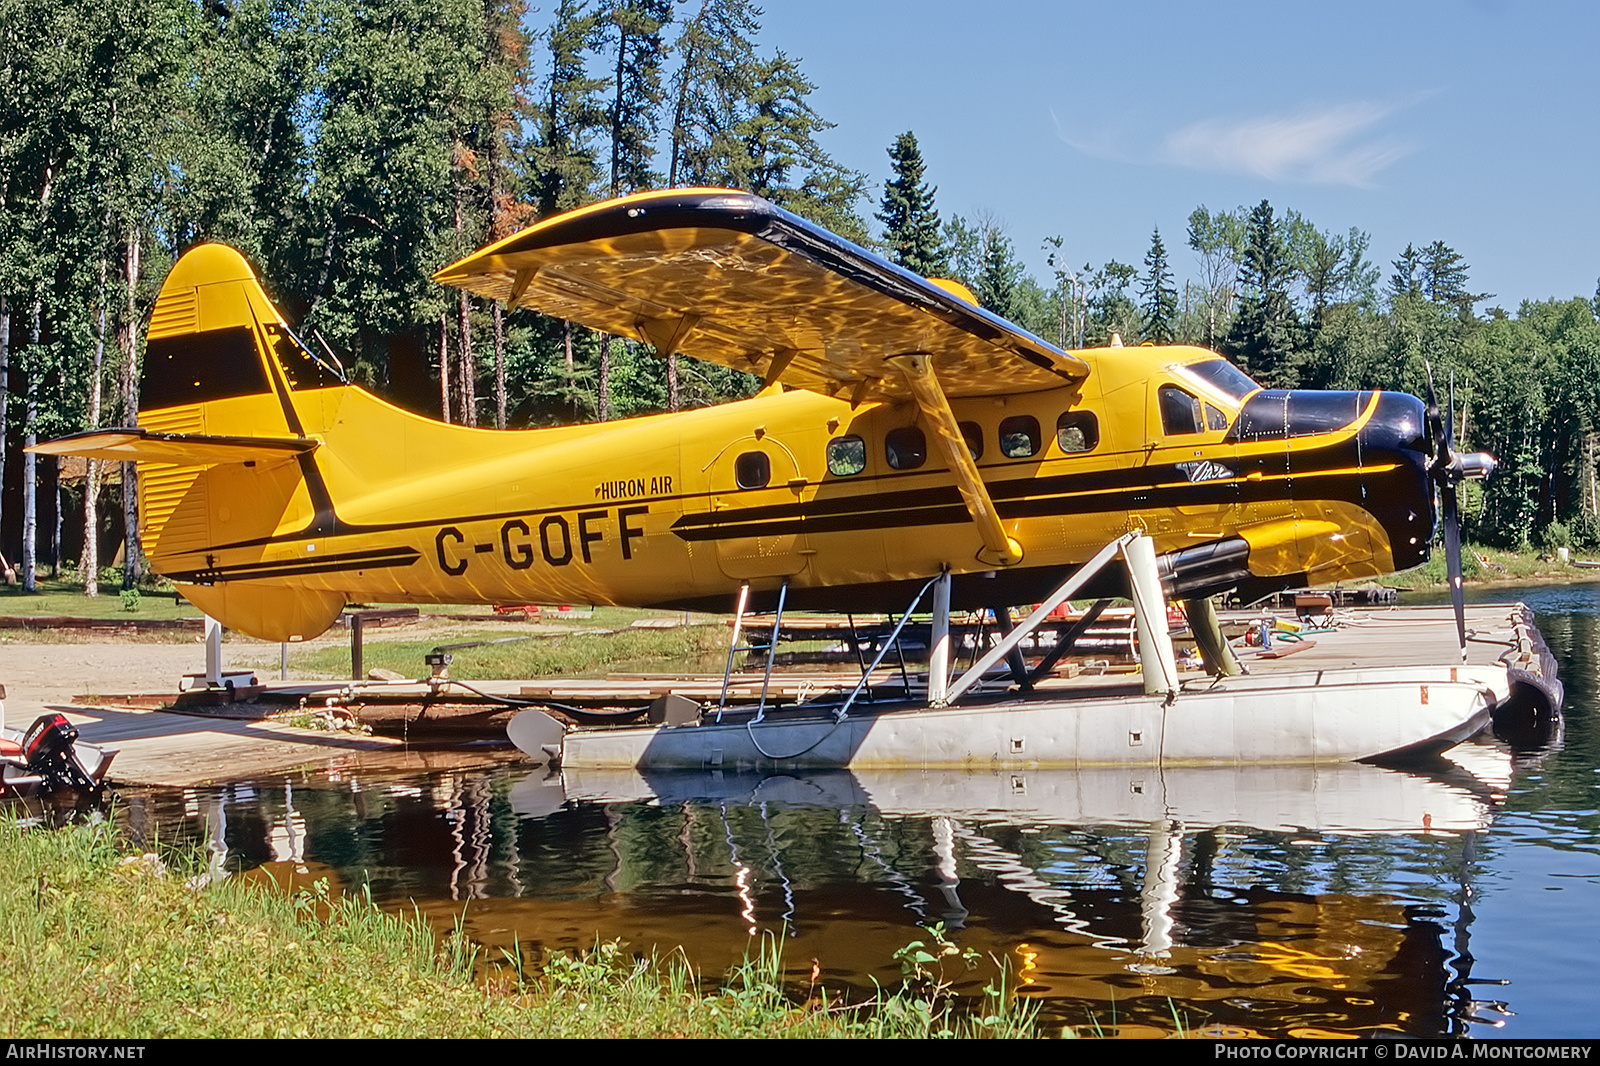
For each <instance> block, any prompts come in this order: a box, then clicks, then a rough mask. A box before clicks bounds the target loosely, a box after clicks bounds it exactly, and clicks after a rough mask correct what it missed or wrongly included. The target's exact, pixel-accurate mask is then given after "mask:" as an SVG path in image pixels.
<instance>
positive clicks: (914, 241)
mask: <svg viewBox="0 0 1600 1066" xmlns="http://www.w3.org/2000/svg"><path fill="white" fill-rule="evenodd" d="M889 158H890V160H891V161H892V162H893V164H894V177H892V178H890V179H889V180H888V181H887V182H885V183H884V186H883V204H882V206H881V207H880V208H879V210H878V214H877V218H878V221H880V222H882V223H883V243H884V246H885V247H886V249H887V250H888V252H889V259H890V261H891V262H894V263H898V264H899V265H900V266H903V267H905V268H906V269H907V270H909V271H911V272H912V273H914V274H920V275H922V276H923V277H925V278H926V277H942V276H943V275H944V273H945V271H946V270H948V269H949V267H948V265H947V257H946V255H945V250H944V242H943V241H942V240H940V238H939V212H938V210H937V209H935V208H934V206H933V196H934V193H936V192H938V190H937V189H935V188H931V187H929V186H928V185H927V184H926V183H925V182H924V181H923V180H922V176H923V172H924V170H925V169H926V168H925V167H924V164H923V162H922V151H921V149H919V148H918V147H917V137H916V134H914V133H912V132H911V131H909V130H907V131H906V132H905V133H902V134H901V135H900V136H898V137H896V138H895V140H894V146H893V147H892V148H890V149H889Z"/></svg>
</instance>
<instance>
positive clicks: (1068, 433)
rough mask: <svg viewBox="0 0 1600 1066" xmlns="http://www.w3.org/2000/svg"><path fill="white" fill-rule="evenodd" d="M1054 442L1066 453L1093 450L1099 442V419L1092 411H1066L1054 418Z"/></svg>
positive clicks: (1071, 453) (1072, 453)
mask: <svg viewBox="0 0 1600 1066" xmlns="http://www.w3.org/2000/svg"><path fill="white" fill-rule="evenodd" d="M1056 443H1057V444H1059V445H1060V446H1061V450H1062V451H1064V452H1066V453H1067V454H1068V455H1074V454H1076V453H1078V452H1092V451H1094V450H1095V448H1096V447H1098V446H1099V444H1100V420H1099V419H1098V418H1096V417H1095V414H1094V412H1093V411H1067V412H1066V413H1064V414H1063V415H1062V416H1061V417H1060V418H1058V419H1056Z"/></svg>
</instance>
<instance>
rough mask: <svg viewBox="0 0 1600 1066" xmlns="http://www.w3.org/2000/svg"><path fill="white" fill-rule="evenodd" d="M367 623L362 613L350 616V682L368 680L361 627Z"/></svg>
mask: <svg viewBox="0 0 1600 1066" xmlns="http://www.w3.org/2000/svg"><path fill="white" fill-rule="evenodd" d="M365 621H366V619H365V618H363V617H362V616H361V612H360V611H354V612H352V613H351V615H350V680H352V681H363V680H365V679H366V675H365V672H364V670H363V668H364V667H365V666H366V664H365V663H364V662H362V661H361V656H362V650H363V649H362V646H361V644H362V638H363V634H362V632H361V626H362V623H363V622H365Z"/></svg>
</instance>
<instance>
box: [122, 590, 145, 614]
mask: <svg viewBox="0 0 1600 1066" xmlns="http://www.w3.org/2000/svg"><path fill="white" fill-rule="evenodd" d="M142 598H143V597H141V596H140V595H139V590H138V589H136V588H132V589H123V590H122V609H123V610H124V611H137V610H138V609H139V601H140V599H142Z"/></svg>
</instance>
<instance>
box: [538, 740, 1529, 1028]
mask: <svg viewBox="0 0 1600 1066" xmlns="http://www.w3.org/2000/svg"><path fill="white" fill-rule="evenodd" d="M1462 756H1463V757H1462V760H1461V762H1447V761H1445V760H1442V759H1441V760H1438V761H1436V762H1435V763H1434V764H1433V765H1432V766H1431V767H1430V768H1429V770H1428V772H1426V773H1405V772H1398V771H1394V770H1386V769H1381V768H1377V767H1372V766H1365V765H1344V766H1331V767H1275V768H1263V767H1256V768H1188V769H1179V770H1172V769H1168V770H1164V771H1158V772H1153V773H1141V772H1139V771H1137V770H1115V769H1106V770H1093V771H1089V770H1085V771H1078V772H1067V771H1036V772H1029V773H1020V772H1002V773H987V772H985V773H921V774H918V773H905V772H887V771H886V772H878V773H873V772H868V771H858V772H853V773H852V772H835V773H807V774H803V775H802V774H788V775H765V776H763V775H755V774H750V775H737V774H715V775H714V774H649V775H644V774H627V773H603V772H582V773H571V772H569V773H566V774H564V775H561V777H564V778H565V780H564V782H561V777H556V776H545V775H542V774H534V775H530V776H529V777H528V778H526V779H524V780H523V781H522V782H520V783H519V784H518V785H517V786H516V787H515V788H514V789H513V792H512V795H511V801H512V804H513V807H514V808H516V807H522V808H523V809H524V810H526V811H527V813H528V814H529V815H534V814H535V812H536V810H538V809H541V806H542V807H543V809H547V808H548V801H549V799H550V798H551V797H552V795H553V794H555V793H560V794H564V795H566V796H568V797H570V798H572V799H582V800H585V801H597V802H613V803H614V802H629V803H635V804H636V803H640V802H645V803H658V804H660V805H661V806H662V807H664V808H669V809H677V808H683V809H684V810H685V811H687V810H689V809H690V808H699V809H701V810H704V811H706V812H707V815H706V816H707V817H713V818H720V820H721V824H722V825H723V826H724V827H725V828H726V829H727V832H726V836H727V840H728V846H729V847H735V846H737V845H738V844H739V843H741V842H742V843H743V844H744V845H745V852H744V854H745V856H746V857H745V858H743V859H741V858H740V857H739V853H738V852H734V853H733V855H734V861H735V862H737V863H740V865H741V869H742V870H743V869H744V868H745V867H746V866H747V865H748V864H749V863H750V862H751V861H752V859H750V858H749V857H748V856H751V855H753V856H756V859H755V860H754V861H755V862H756V863H757V865H759V860H760V856H762V855H763V854H764V853H765V852H766V851H768V850H770V848H769V847H768V845H767V844H766V842H769V841H771V840H772V839H773V837H774V831H773V823H774V821H775V820H777V819H778V817H779V816H778V814H777V812H784V811H787V812H790V816H791V817H792V816H793V815H792V812H794V811H795V810H803V809H807V808H811V809H817V810H818V811H819V812H822V813H821V816H822V817H827V816H828V815H827V813H826V812H829V811H831V810H837V811H839V812H840V815H839V816H840V817H841V818H848V819H849V820H850V821H851V822H852V823H853V824H854V825H856V826H858V827H863V831H864V827H865V826H866V825H867V824H869V822H874V823H875V824H877V825H880V826H881V825H886V824H889V823H891V822H898V821H899V820H903V819H912V820H916V821H918V822H919V823H920V821H921V820H923V819H926V822H927V827H928V833H929V837H930V839H929V840H928V841H927V842H926V843H925V844H923V845H922V846H923V847H926V848H927V849H928V850H929V851H931V853H932V854H931V861H929V862H927V863H926V865H925V866H924V867H923V869H922V871H921V872H920V875H919V874H918V873H917V872H915V871H911V872H910V881H911V882H913V883H914V884H915V886H916V889H915V891H914V892H913V893H911V895H910V897H909V900H908V902H907V904H906V905H907V906H909V907H911V909H912V910H913V913H914V914H915V916H916V920H917V921H918V922H928V921H934V920H943V921H945V922H946V923H947V924H948V925H949V926H950V927H951V928H958V929H959V928H962V927H963V926H967V929H966V930H965V932H964V933H963V934H962V942H963V944H967V943H969V942H970V943H972V944H979V945H981V946H983V947H985V948H988V949H989V950H991V951H993V950H996V948H998V949H999V951H1000V954H1001V957H1006V958H1009V959H1010V961H1011V963H1012V964H1013V965H1014V966H1016V967H1018V968H1019V969H1021V970H1022V971H1023V974H1022V976H1023V978H1024V980H1025V981H1026V982H1027V986H1026V989H1025V991H1026V994H1030V995H1036V996H1038V997H1040V998H1041V999H1042V1000H1044V1001H1047V1002H1053V1003H1055V1004H1056V1006H1054V1007H1051V1008H1049V1009H1050V1010H1059V1009H1061V1006H1060V1005H1061V1002H1062V1001H1076V1002H1077V1004H1078V1005H1079V1006H1080V1007H1085V1006H1087V1007H1089V1008H1090V1009H1093V1008H1094V1005H1096V1004H1098V1005H1099V1007H1100V1008H1102V1009H1109V1004H1108V1003H1107V1000H1108V999H1110V1000H1111V1001H1114V1002H1117V1003H1118V1004H1119V1005H1120V1006H1119V1009H1120V1010H1121V1011H1123V1012H1124V1021H1125V1022H1126V1023H1129V1024H1131V1025H1132V1026H1133V1028H1132V1029H1131V1030H1129V1031H1131V1032H1138V1031H1143V1030H1142V1029H1141V1028H1140V1027H1141V1026H1149V1025H1152V1023H1155V1025H1156V1026H1157V1027H1158V1028H1159V1023H1160V1022H1162V1021H1165V1020H1168V1019H1167V1018H1164V1017H1163V1015H1164V1013H1165V1012H1166V1011H1167V1010H1168V1008H1169V1007H1170V1003H1169V999H1170V1000H1172V1001H1176V1002H1178V1003H1179V1004H1181V1005H1182V1006H1183V1008H1184V1009H1185V1010H1188V1011H1193V1012H1198V1013H1199V1014H1201V1015H1203V1016H1204V1018H1205V1019H1207V1020H1208V1022H1209V1024H1210V1026H1211V1027H1212V1029H1213V1031H1218V1032H1222V1031H1227V1030H1229V1029H1241V1030H1245V1031H1250V1032H1257V1033H1268V1034H1272V1035H1289V1034H1293V1035H1301V1036H1311V1035H1318V1034H1319V1033H1327V1034H1334V1033H1338V1034H1353V1033H1369V1034H1370V1033H1372V1032H1376V1031H1381V1030H1393V1031H1399V1032H1408V1033H1412V1034H1415V1035H1439V1034H1442V1033H1445V1032H1451V1031H1456V1030H1459V1029H1460V1028H1461V1027H1463V1026H1464V1025H1465V1021H1464V1018H1465V1017H1466V1016H1467V1015H1468V1014H1469V1013H1470V1011H1471V1010H1472V1009H1473V1008H1474V1004H1473V1001H1472V1000H1471V999H1470V997H1469V996H1467V995H1466V994H1465V993H1464V991H1463V990H1464V989H1465V987H1466V985H1465V977H1466V976H1467V975H1466V974H1460V975H1452V974H1450V972H1449V969H1448V964H1447V956H1448V953H1447V952H1445V951H1444V947H1443V943H1442V940H1441V939H1440V937H1439V936H1438V935H1437V934H1438V932H1439V930H1438V929H1437V927H1435V926H1433V925H1431V924H1430V923H1428V922H1425V921H1419V919H1418V917H1417V916H1416V915H1414V914H1413V913H1412V908H1411V907H1409V906H1408V905H1407V904H1405V903H1403V902H1401V901H1399V900H1395V899H1391V898H1388V897H1384V896H1370V895H1359V894H1350V893H1349V892H1348V891H1344V892H1337V891H1324V892H1306V891H1300V892H1295V891H1285V890H1283V889H1280V888H1275V887H1270V886H1273V885H1275V884H1276V882H1275V880H1274V879H1273V877H1272V876H1271V875H1268V874H1266V873H1260V874H1253V875H1251V876H1250V877H1248V878H1247V880H1246V882H1245V883H1244V884H1242V885H1237V886H1230V885H1228V884H1226V883H1225V882H1226V880H1227V879H1228V878H1227V875H1226V874H1225V873H1219V872H1218V871H1219V869H1220V868H1221V867H1223V866H1224V865H1226V864H1225V863H1224V862H1223V861H1222V859H1221V857H1222V856H1224V855H1225V854H1226V853H1227V852H1228V850H1229V849H1230V848H1231V847H1236V846H1238V842H1239V841H1241V840H1244V839H1246V838H1250V837H1259V836H1260V835H1261V834H1263V833H1265V834H1274V835H1279V836H1282V837H1287V838H1290V839H1291V840H1292V841H1293V843H1292V844H1290V845H1288V850H1289V851H1291V852H1293V851H1294V850H1295V849H1296V848H1300V849H1306V850H1305V852H1304V854H1305V856H1306V858H1305V859H1304V860H1301V859H1300V858H1299V857H1295V858H1294V859H1293V860H1292V861H1294V862H1300V861H1304V862H1306V863H1310V864H1315V862H1316V860H1315V859H1314V858H1311V856H1312V854H1313V852H1311V851H1310V849H1312V848H1321V847H1326V848H1330V849H1338V848H1340V847H1342V845H1341V844H1339V843H1338V841H1339V840H1341V839H1343V838H1350V837H1366V836H1373V835H1413V836H1415V837H1417V838H1418V840H1419V843H1421V842H1427V846H1430V847H1434V848H1437V849H1439V850H1441V851H1444V852H1448V853H1452V854H1453V853H1454V852H1455V851H1459V850H1460V849H1461V848H1462V847H1469V846H1470V844H1468V843H1465V842H1468V841H1470V839H1471V837H1472V835H1473V834H1474V832H1475V831H1477V830H1480V829H1483V828H1486V827H1487V826H1488V824H1489V822H1490V819H1491V817H1492V815H1493V811H1494V809H1495V806H1496V804H1497V800H1498V797H1499V795H1500V794H1502V792H1503V789H1504V787H1505V782H1506V780H1508V778H1509V772H1510V763H1509V759H1508V757H1507V756H1506V754H1505V753H1504V752H1501V751H1499V750H1498V749H1495V748H1491V747H1487V746H1477V745H1469V746H1467V748H1466V749H1465V750H1464V751H1462ZM1462 763H1466V764H1468V765H1470V766H1471V767H1472V769H1470V770H1469V769H1468V768H1467V766H1464V765H1462ZM541 796H542V797H543V798H544V800H545V804H544V805H537V798H538V797H541ZM529 804H535V806H529ZM738 810H742V811H745V812H757V813H759V815H760V819H759V828H758V827H757V826H756V824H755V823H752V822H750V821H748V820H746V821H744V822H742V823H736V820H734V819H731V818H730V815H729V812H730V811H738ZM863 811H871V812H873V813H874V815H875V816H877V818H879V819H882V820H883V821H875V820H874V819H868V818H866V817H864V816H863V815H862V814H861V813H859V812H863ZM712 812H716V813H715V814H713V813H712ZM734 824H741V825H743V826H744V827H745V829H746V831H745V834H744V836H743V837H739V836H738V834H736V833H735V832H734V831H733V829H732V828H731V826H732V825H734ZM878 832H879V833H881V832H882V829H879V830H878ZM1030 834H1036V835H1030ZM718 835H719V834H717V833H715V832H712V833H709V834H707V837H706V839H707V840H713V841H714V840H715V838H716V837H717V836H718ZM1107 837H1109V838H1111V839H1113V840H1115V841H1116V842H1117V843H1116V844H1115V846H1114V848H1113V851H1115V852H1116V854H1111V853H1107V854H1106V855H1104V856H1102V857H1101V858H1100V859H1099V860H1098V863H1099V868H1100V869H1102V870H1109V871H1114V872H1113V873H1111V874H1110V876H1109V878H1106V877H1102V878H1101V879H1100V881H1101V883H1099V884H1096V883H1095V879H1094V878H1092V877H1091V878H1090V879H1089V880H1088V882H1087V883H1086V882H1085V880H1084V878H1083V869H1082V867H1079V868H1078V869H1076V870H1074V869H1072V867H1073V866H1074V864H1073V863H1072V862H1069V861H1067V860H1066V859H1065V858H1064V854H1065V853H1064V852H1063V851H1062V847H1063V844H1062V841H1063V840H1064V839H1065V840H1066V841H1068V842H1069V843H1070V846H1068V847H1067V848H1066V851H1067V852H1071V851H1074V850H1076V851H1079V852H1087V853H1090V854H1088V855H1087V858H1088V859H1089V860H1090V862H1091V864H1093V863H1095V862H1096V859H1095V857H1094V855H1093V854H1092V852H1093V851H1094V850H1095V849H1096V848H1097V847H1103V846H1104V845H1103V844H1099V843H1097V841H1099V840H1102V839H1104V838H1107ZM1306 837H1311V838H1313V839H1305V838H1306ZM687 839H688V838H687V837H685V840H686V841H687ZM1455 841H1462V842H1463V843H1454V842H1455ZM1140 842H1142V846H1135V845H1136V844H1138V843H1140ZM865 843H866V842H865V841H864V844H865ZM1257 847H1259V845H1257ZM874 850H876V851H888V850H890V849H889V848H887V847H886V846H883V845H880V846H879V847H878V848H876V849H874ZM901 854H902V855H903V851H902V852H901ZM776 858H777V855H776V853H774V859H775V860H776ZM1462 861H1463V864H1464V863H1465V858H1464V856H1463V859H1462ZM900 868H901V869H902V870H904V869H905V867H904V864H903V863H902V865H901V867H900ZM1094 868H1095V867H1094V865H1091V866H1090V867H1089V869H1094ZM870 870H871V868H870V867H867V868H865V869H864V870H863V874H864V875H867V877H868V879H869V880H878V881H880V882H883V883H885V885H886V887H887V888H889V889H890V891H892V892H896V891H898V890H897V889H896V888H895V886H894V885H893V884H892V883H890V882H891V881H892V879H890V878H887V877H885V876H883V875H882V874H881V873H879V874H876V875H874V874H872V873H870ZM1291 880H1294V878H1291ZM1300 880H1302V881H1303V880H1304V875H1301V877H1300ZM774 881H778V882H781V883H782V887H783V892H782V894H781V897H780V895H779V894H778V893H777V892H776V886H775V885H774ZM739 888H740V891H739V893H738V895H739V899H740V904H739V906H740V907H741V909H742V911H743V912H744V913H743V917H742V918H741V919H740V921H742V922H745V923H748V924H749V925H750V927H751V928H754V927H755V926H756V925H757V924H765V925H766V926H767V927H772V926H774V925H776V924H778V922H779V920H780V919H781V920H782V921H783V922H785V923H787V924H790V925H792V926H793V927H794V928H796V929H798V930H800V931H801V933H802V935H804V934H805V933H806V932H807V926H808V924H810V923H812V922H813V921H816V920H819V919H820V918H821V916H817V917H813V916H812V915H811V914H808V913H807V909H808V908H807V907H806V906H805V899H807V898H809V896H807V895H803V896H802V902H801V904H800V906H799V908H798V910H797V909H796V907H795V904H794V902H793V901H794V897H795V891H794V888H793V886H790V885H789V884H788V883H787V879H786V877H785V876H784V875H783V872H782V868H781V866H777V865H774V864H769V865H768V868H767V869H764V870H761V871H759V872H757V873H754V874H750V873H748V872H746V873H745V875H744V876H743V877H742V878H741V879H740V883H739ZM763 889H765V891H763ZM996 890H999V891H1001V892H1002V893H1003V894H1011V895H1012V896H1013V897H1015V898H1017V899H1019V900H1026V901H1027V904H1028V906H1030V907H1031V908H1033V913H1034V914H1035V917H1033V918H1030V919H1026V920H1023V919H1021V918H1020V917H1019V915H1018V914H1017V913H1016V907H1015V905H1007V904H1004V903H1003V902H1000V901H998V900H997V898H996V897H995V895H994V893H995V891H996ZM900 894H902V895H904V894H905V893H903V892H901V893H900ZM780 899H781V900H782V901H783V902H782V903H780ZM1462 902H1463V906H1464V900H1463V901H1462ZM780 909H782V911H783V913H782V914H780V913H778V912H779V910H780ZM1002 914H1004V915H1006V917H1004V918H1002V917H999V915H1002ZM972 915H978V916H979V917H977V918H972V917H971V916H972ZM1041 917H1043V918H1044V923H1043V925H1040V924H1039V923H1040V918H1041ZM1021 928H1027V929H1028V931H1026V932H1016V933H1013V934H1009V935H1008V933H1007V931H1006V930H1007V929H1021ZM1457 934H1458V935H1457V940H1458V943H1457V948H1458V949H1459V948H1460V947H1461V943H1460V939H1461V937H1462V936H1464V935H1465V930H1464V929H1458V930H1457ZM1462 964H1463V963H1462V961H1461V960H1457V966H1460V965H1462ZM1466 964H1467V965H1470V960H1468V961H1467V963H1466ZM985 976H989V975H987V974H986V975H985ZM1453 976H1454V979H1452V977H1453ZM1119 989H1120V991H1119ZM1141 997H1150V1000H1151V1001H1150V1002H1147V1003H1141V1002H1139V1001H1140V999H1141ZM1319 998H1320V1000H1321V1001H1320V1002H1315V1005H1312V1004H1313V1002H1314V1001H1316V1000H1318V999H1319ZM1151 1031H1152V1032H1153V1031H1156V1029H1154V1028H1153V1029H1151Z"/></svg>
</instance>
